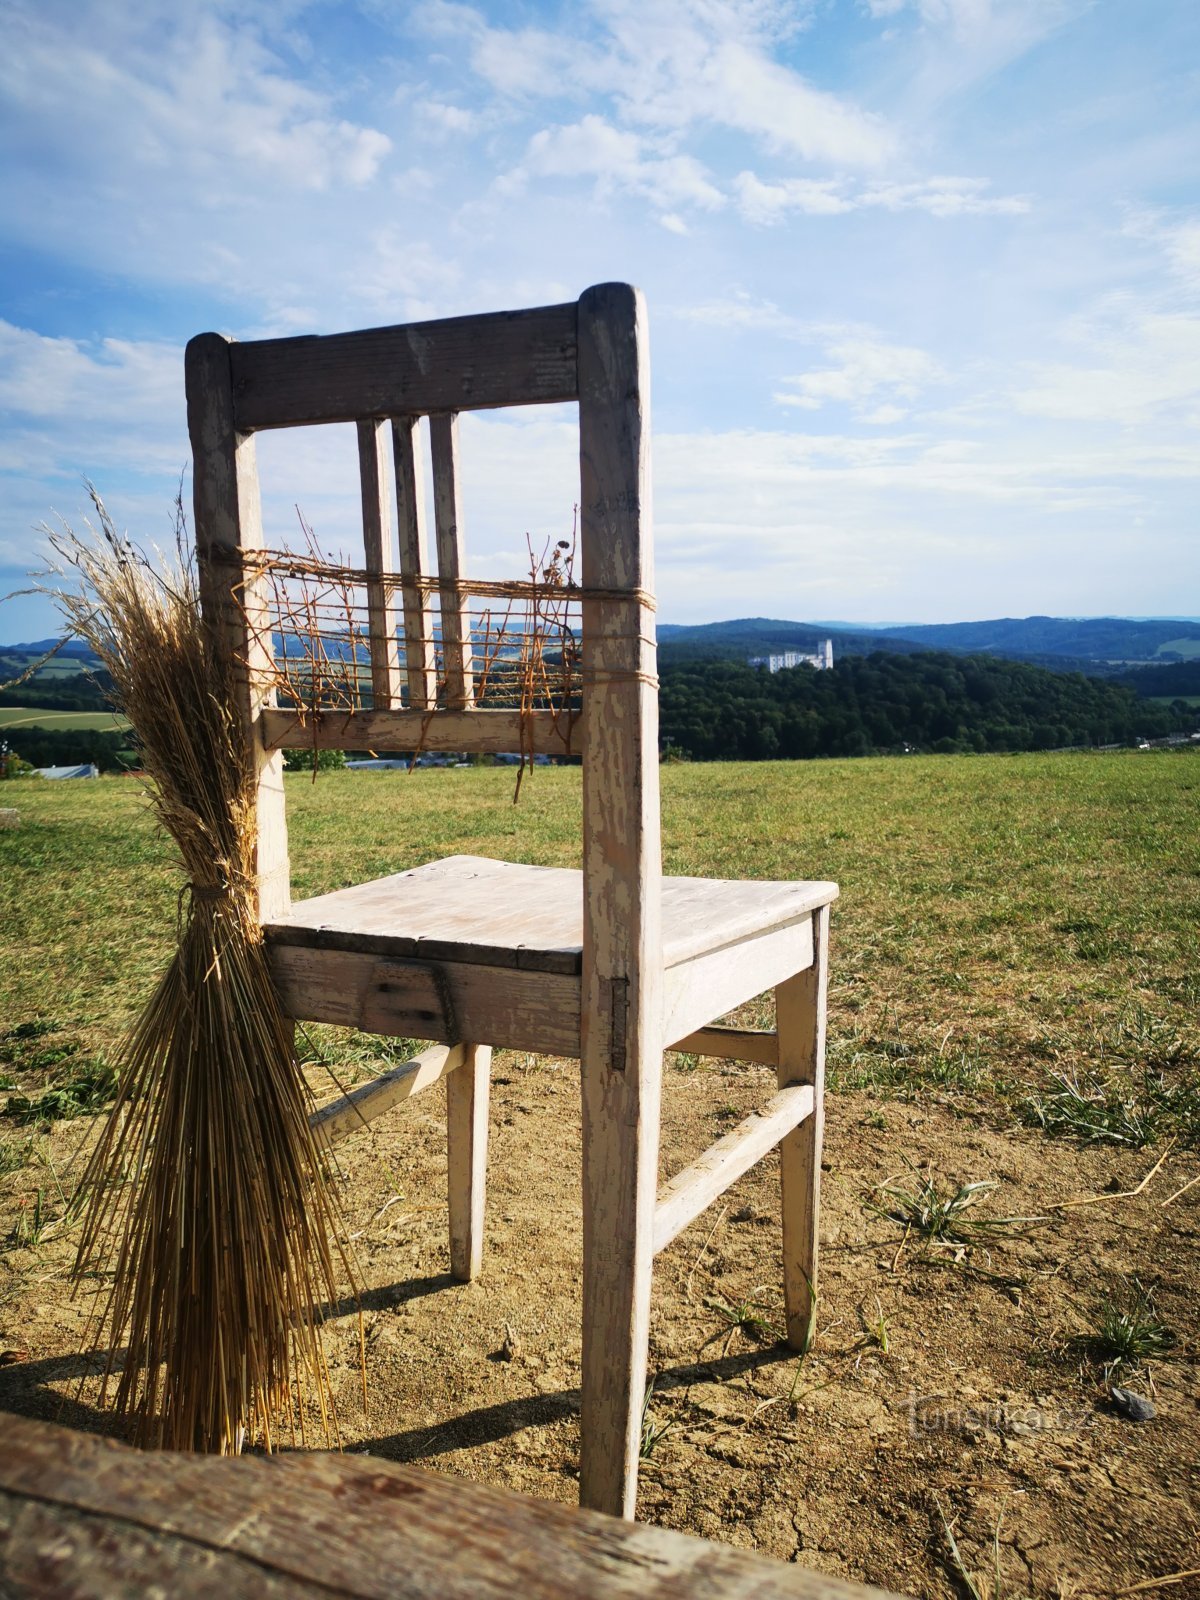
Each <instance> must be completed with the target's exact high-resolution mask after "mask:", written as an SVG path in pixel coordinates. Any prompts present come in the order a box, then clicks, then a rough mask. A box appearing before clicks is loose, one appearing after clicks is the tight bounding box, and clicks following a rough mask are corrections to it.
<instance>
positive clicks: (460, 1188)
mask: <svg viewBox="0 0 1200 1600" xmlns="http://www.w3.org/2000/svg"><path fill="white" fill-rule="evenodd" d="M463 1049H464V1052H465V1055H466V1061H465V1062H464V1064H463V1068H462V1071H461V1072H456V1073H455V1074H454V1075H453V1077H450V1078H447V1080H446V1187H447V1194H448V1197H449V1201H450V1276H451V1277H452V1278H457V1279H458V1281H459V1282H460V1283H469V1282H470V1281H471V1279H472V1278H474V1277H476V1276H477V1274H478V1272H479V1269H480V1267H481V1266H482V1264H483V1225H484V1204H485V1198H486V1192H487V1148H488V1101H489V1098H490V1092H491V1068H492V1050H491V1046H490V1045H486V1044H469V1045H464V1046H463Z"/></svg>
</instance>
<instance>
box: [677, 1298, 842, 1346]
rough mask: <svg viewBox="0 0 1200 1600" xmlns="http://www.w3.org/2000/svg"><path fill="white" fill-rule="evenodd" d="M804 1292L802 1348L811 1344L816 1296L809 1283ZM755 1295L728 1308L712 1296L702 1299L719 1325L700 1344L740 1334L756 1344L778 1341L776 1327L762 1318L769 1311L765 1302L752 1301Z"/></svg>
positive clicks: (723, 1301)
mask: <svg viewBox="0 0 1200 1600" xmlns="http://www.w3.org/2000/svg"><path fill="white" fill-rule="evenodd" d="M808 1292H809V1299H810V1302H811V1310H810V1312H809V1323H808V1326H809V1334H808V1341H807V1345H806V1349H807V1348H808V1346H810V1345H811V1343H812V1338H813V1335H814V1333H815V1323H816V1304H817V1300H816V1295H815V1294H814V1293H813V1288H812V1285H811V1284H810V1285H809V1291H808ZM757 1294H758V1290H757V1289H755V1290H753V1291H752V1292H751V1294H749V1295H747V1297H746V1298H745V1299H744V1300H738V1301H736V1302H734V1303H733V1304H732V1305H731V1304H730V1303H729V1302H728V1301H726V1300H722V1299H720V1298H719V1296H716V1295H714V1296H713V1297H712V1298H711V1299H708V1300H706V1301H705V1302H704V1303H705V1305H706V1306H707V1307H708V1308H709V1310H710V1311H715V1312H716V1313H717V1315H718V1316H719V1317H720V1318H721V1322H722V1326H721V1327H720V1328H718V1329H717V1331H716V1333H714V1334H712V1335H711V1336H710V1337H709V1338H708V1339H706V1340H705V1341H704V1342H705V1345H709V1344H712V1343H713V1341H714V1340H716V1339H720V1338H724V1339H725V1340H726V1342H728V1341H729V1339H730V1338H732V1336H733V1335H734V1334H735V1333H741V1334H744V1335H745V1336H746V1338H748V1339H754V1340H757V1342H758V1343H759V1344H767V1343H769V1342H770V1341H772V1340H777V1339H779V1338H781V1337H782V1335H781V1334H780V1332H779V1330H778V1328H776V1327H774V1326H773V1325H772V1324H771V1323H770V1322H768V1321H767V1319H766V1317H765V1316H764V1315H763V1313H764V1312H765V1311H767V1310H769V1309H770V1308H769V1306H768V1304H767V1302H766V1301H765V1300H758V1299H756V1298H755V1295H757ZM701 1348H703V1346H702V1347H701Z"/></svg>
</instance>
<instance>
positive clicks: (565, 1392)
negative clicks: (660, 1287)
mask: <svg viewBox="0 0 1200 1600" xmlns="http://www.w3.org/2000/svg"><path fill="white" fill-rule="evenodd" d="M795 1359H796V1351H794V1350H792V1349H791V1348H790V1347H789V1346H788V1345H785V1344H775V1345H770V1346H765V1347H763V1348H760V1349H757V1350H747V1351H744V1352H743V1353H741V1354H740V1355H735V1356H721V1357H719V1358H717V1359H716V1360H711V1361H706V1360H704V1359H702V1358H697V1359H696V1360H695V1361H690V1362H687V1363H685V1364H683V1365H681V1366H677V1367H663V1368H661V1369H660V1370H659V1371H658V1372H656V1373H655V1374H654V1390H655V1393H656V1394H663V1393H665V1392H666V1391H667V1390H670V1389H686V1388H690V1386H691V1385H692V1384H693V1383H698V1382H706V1383H714V1382H723V1381H726V1380H728V1379H730V1378H736V1377H739V1376H740V1375H741V1374H742V1373H744V1372H755V1371H757V1370H758V1369H759V1368H761V1367H769V1366H772V1365H774V1363H776V1362H779V1361H791V1360H795ZM579 1402H580V1395H579V1390H578V1389H559V1390H556V1391H555V1392H553V1393H551V1394H536V1395H528V1396H525V1397H523V1398H522V1399H519V1400H505V1401H503V1402H501V1404H499V1405H495V1406H481V1407H479V1408H478V1409H477V1410H475V1411H467V1412H464V1413H463V1414H462V1415H461V1416H457V1417H448V1418H447V1419H446V1420H445V1421H444V1422H437V1423H432V1424H430V1425H429V1426H427V1427H422V1428H408V1429H405V1430H404V1431H403V1432H401V1433H391V1434H386V1435H382V1436H380V1437H377V1438H375V1439H368V1440H366V1441H364V1443H363V1446H362V1448H364V1449H367V1450H369V1451H370V1453H371V1454H372V1455H373V1456H381V1457H383V1458H384V1459H385V1460H387V1461H399V1462H413V1461H421V1460H423V1459H424V1458H426V1457H428V1456H435V1455H445V1454H447V1453H448V1452H450V1451H454V1450H472V1449H475V1448H476V1447H478V1446H479V1445H485V1444H495V1443H497V1442H498V1441H499V1440H501V1439H506V1438H511V1437H512V1435H513V1434H516V1433H521V1432H523V1431H524V1430H525V1429H526V1428H538V1427H546V1426H548V1425H549V1424H550V1423H553V1422H558V1421H560V1420H561V1419H562V1418H563V1417H568V1416H571V1415H572V1414H573V1413H577V1412H578V1410H579Z"/></svg>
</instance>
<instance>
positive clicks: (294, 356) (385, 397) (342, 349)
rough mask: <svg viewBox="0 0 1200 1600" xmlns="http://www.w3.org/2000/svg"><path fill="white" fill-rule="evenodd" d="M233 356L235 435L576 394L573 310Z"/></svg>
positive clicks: (263, 344)
mask: <svg viewBox="0 0 1200 1600" xmlns="http://www.w3.org/2000/svg"><path fill="white" fill-rule="evenodd" d="M201 337H208V336H206V335H201ZM211 337H217V336H216V335H212V336H211ZM233 350H234V354H233V363H232V375H233V390H234V395H235V400H236V417H235V421H236V424H237V426H238V428H239V429H241V430H242V431H243V432H251V431H253V430H255V429H257V428H290V427H297V426H302V425H307V424H309V423H318V422H357V421H359V419H360V418H362V417H398V416H417V415H422V414H428V413H429V412H433V411H479V410H485V409H487V408H489V407H492V406H509V405H542V404H547V403H552V402H556V401H563V400H574V399H575V398H576V396H577V394H578V368H577V350H576V308H575V306H574V305H573V304H571V305H559V306H541V307H539V308H538V309H536V310H533V311H499V312H493V313H489V314H487V315H485V316H476V317H450V318H446V319H444V320H441V321H437V322H414V323H408V324H405V325H400V326H395V327H388V328H367V329H364V330H362V331H360V332H355V333H335V334H326V335H322V336H317V337H312V336H304V337H300V338H292V339H258V340H254V341H252V342H250V343H247V344H238V345H235V346H234V347H233Z"/></svg>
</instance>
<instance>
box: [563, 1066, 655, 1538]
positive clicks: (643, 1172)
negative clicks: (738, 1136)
mask: <svg viewBox="0 0 1200 1600" xmlns="http://www.w3.org/2000/svg"><path fill="white" fill-rule="evenodd" d="M631 1055H632V1052H631ZM600 1071H601V1073H602V1074H603V1077H604V1078H605V1079H606V1080H607V1081H606V1082H597V1081H594V1080H593V1081H592V1082H589V1081H588V1074H587V1072H586V1070H585V1076H584V1086H583V1381H582V1406H581V1418H580V1448H579V1503H580V1505H581V1506H584V1507H586V1508H587V1509H589V1510H591V1511H604V1512H607V1513H608V1515H609V1516H614V1517H629V1518H632V1516H633V1514H634V1506H635V1503H636V1500H637V1473H638V1460H639V1457H640V1454H641V1442H642V1439H641V1434H642V1400H643V1396H644V1394H645V1389H646V1357H647V1347H648V1344H649V1334H650V1280H651V1275H652V1270H653V1266H654V1247H653V1230H654V1205H655V1200H656V1198H657V1192H658V1106H659V1096H660V1089H661V1076H662V1056H661V1052H660V1053H659V1054H658V1057H657V1063H656V1064H654V1065H652V1066H651V1067H650V1068H647V1067H646V1065H645V1064H643V1065H642V1069H641V1071H640V1072H639V1071H638V1069H637V1067H636V1066H635V1063H634V1062H633V1061H632V1060H630V1061H629V1062H628V1065H627V1067H626V1070H625V1071H624V1072H614V1071H612V1070H611V1069H608V1068H607V1067H602V1068H601V1069H600ZM639 1080H640V1083H639ZM639 1111H640V1115H639V1114H638V1112H639Z"/></svg>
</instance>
